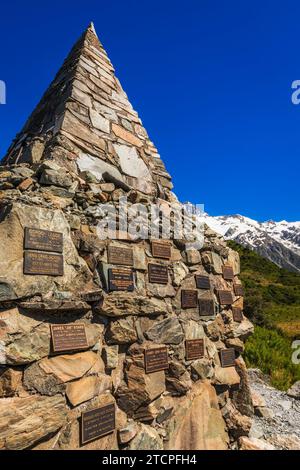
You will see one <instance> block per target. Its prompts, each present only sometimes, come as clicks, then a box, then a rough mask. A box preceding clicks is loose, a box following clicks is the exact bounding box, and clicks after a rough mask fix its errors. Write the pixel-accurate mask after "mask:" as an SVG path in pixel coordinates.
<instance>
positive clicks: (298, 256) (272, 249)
mask: <svg viewBox="0 0 300 470" xmlns="http://www.w3.org/2000/svg"><path fill="white" fill-rule="evenodd" d="M204 220H205V222H206V223H207V225H208V226H209V227H210V228H211V229H212V230H214V231H215V232H217V233H220V234H221V235H223V236H224V237H225V238H226V239H227V240H235V241H236V242H237V243H240V244H241V245H243V246H246V247H248V248H251V249H253V250H255V251H257V252H258V253H259V254H260V255H261V256H264V257H265V258H268V259H269V260H270V261H272V262H273V263H275V264H277V265H278V266H281V267H283V268H286V269H288V270H290V271H296V272H300V222H286V221H285V220H283V221H281V222H273V221H272V220H270V221H268V222H262V223H260V222H256V221H255V220H252V219H249V218H248V217H244V216H242V215H228V216H219V217H211V216H209V215H205V216H204Z"/></svg>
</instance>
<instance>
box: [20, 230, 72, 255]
mask: <svg viewBox="0 0 300 470" xmlns="http://www.w3.org/2000/svg"><path fill="white" fill-rule="evenodd" d="M24 248H25V250H40V251H50V252H52V251H54V252H55V253H62V252H63V234H62V233H59V232H51V231H50V230H40V229H37V228H28V227H26V228H25V237H24Z"/></svg>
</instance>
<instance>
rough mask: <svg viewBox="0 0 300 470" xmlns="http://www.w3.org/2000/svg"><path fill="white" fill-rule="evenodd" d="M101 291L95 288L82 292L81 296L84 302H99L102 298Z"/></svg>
mask: <svg viewBox="0 0 300 470" xmlns="http://www.w3.org/2000/svg"><path fill="white" fill-rule="evenodd" d="M102 297H103V295H102V291H101V290H95V291H90V292H82V294H81V298H82V300H84V301H85V302H91V303H92V302H99V301H100V300H101V299H102Z"/></svg>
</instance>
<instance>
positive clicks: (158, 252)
mask: <svg viewBox="0 0 300 470" xmlns="http://www.w3.org/2000/svg"><path fill="white" fill-rule="evenodd" d="M151 251H152V256H154V257H155V258H164V259H170V258H171V245H170V244H169V243H167V242H160V241H153V242H151Z"/></svg>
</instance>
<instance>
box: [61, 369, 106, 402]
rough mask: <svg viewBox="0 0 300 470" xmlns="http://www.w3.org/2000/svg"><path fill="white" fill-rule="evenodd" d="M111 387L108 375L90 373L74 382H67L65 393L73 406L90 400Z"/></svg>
mask: <svg viewBox="0 0 300 470" xmlns="http://www.w3.org/2000/svg"><path fill="white" fill-rule="evenodd" d="M110 389H111V378H110V377H109V376H108V375H105V374H100V375H90V376H88V377H83V378H81V379H79V380H76V381H75V382H69V383H68V384H67V387H66V395H67V397H68V400H69V401H70V402H71V404H72V405H73V406H77V405H79V404H80V403H83V402H85V401H88V400H91V399H92V398H94V397H95V396H96V395H100V394H101V393H103V392H105V391H106V390H110Z"/></svg>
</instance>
